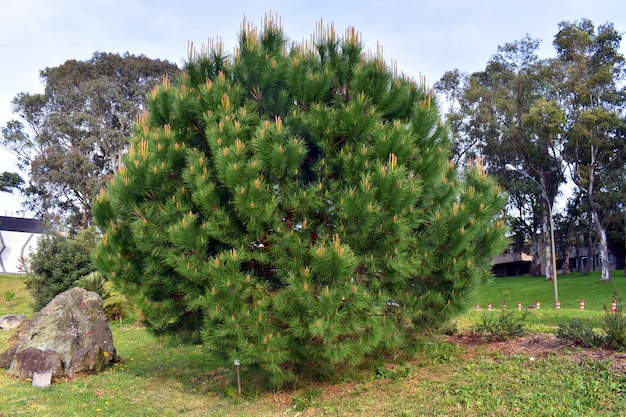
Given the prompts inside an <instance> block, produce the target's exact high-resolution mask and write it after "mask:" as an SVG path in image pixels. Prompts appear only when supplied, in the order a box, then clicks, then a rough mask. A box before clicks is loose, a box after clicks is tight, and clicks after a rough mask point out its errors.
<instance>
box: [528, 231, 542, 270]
mask: <svg viewBox="0 0 626 417" xmlns="http://www.w3.org/2000/svg"><path fill="white" fill-rule="evenodd" d="M539 240H540V239H539V235H537V234H534V236H533V237H532V238H531V239H530V252H531V258H532V260H531V263H530V275H531V276H533V277H538V276H539V275H541V268H540V266H539V265H540V263H541V242H540V241H539Z"/></svg>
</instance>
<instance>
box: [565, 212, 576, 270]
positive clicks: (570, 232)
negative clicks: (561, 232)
mask: <svg viewBox="0 0 626 417" xmlns="http://www.w3.org/2000/svg"><path fill="white" fill-rule="evenodd" d="M573 223H574V222H570V223H569V225H568V226H567V236H566V237H565V259H564V260H563V272H562V274H563V275H565V274H569V273H570V272H571V271H570V268H569V254H570V253H571V251H572V247H573V242H574V224H573Z"/></svg>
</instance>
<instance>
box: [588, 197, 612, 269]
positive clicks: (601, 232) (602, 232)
mask: <svg viewBox="0 0 626 417" xmlns="http://www.w3.org/2000/svg"><path fill="white" fill-rule="evenodd" d="M591 217H592V219H593V224H594V225H595V227H596V231H597V232H598V236H599V238H600V255H601V256H602V281H610V280H611V269H610V268H611V265H610V263H609V244H608V241H607V239H606V227H604V225H603V224H602V222H601V221H600V218H599V217H598V213H597V212H596V211H595V210H593V209H592V210H591Z"/></svg>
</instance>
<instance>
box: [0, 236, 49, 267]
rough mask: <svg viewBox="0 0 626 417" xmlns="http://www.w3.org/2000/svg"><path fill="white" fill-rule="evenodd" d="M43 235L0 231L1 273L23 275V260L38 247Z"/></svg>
mask: <svg viewBox="0 0 626 417" xmlns="http://www.w3.org/2000/svg"><path fill="white" fill-rule="evenodd" d="M40 237H41V234H38V233H24V232H10V231H6V230H0V272H5V273H21V272H24V271H23V270H22V260H23V259H24V258H26V257H27V256H28V255H30V253H31V252H32V251H33V250H34V249H35V248H36V247H37V243H38V241H39V238H40Z"/></svg>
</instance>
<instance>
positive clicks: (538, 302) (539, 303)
mask: <svg viewBox="0 0 626 417" xmlns="http://www.w3.org/2000/svg"><path fill="white" fill-rule="evenodd" d="M535 307H537V310H539V309H540V308H541V302H540V301H537V302H536V303H535Z"/></svg>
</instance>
